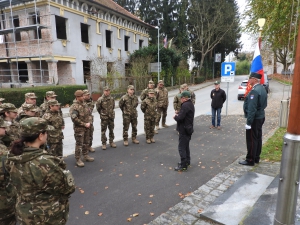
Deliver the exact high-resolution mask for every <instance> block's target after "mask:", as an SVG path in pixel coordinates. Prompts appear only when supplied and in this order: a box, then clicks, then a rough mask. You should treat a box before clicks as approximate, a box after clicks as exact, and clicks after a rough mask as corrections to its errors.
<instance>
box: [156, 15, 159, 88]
mask: <svg viewBox="0 0 300 225" xmlns="http://www.w3.org/2000/svg"><path fill="white" fill-rule="evenodd" d="M157 22H158V26H156V27H155V28H156V29H157V61H158V70H157V82H158V81H159V80H160V79H159V69H160V68H159V20H157Z"/></svg>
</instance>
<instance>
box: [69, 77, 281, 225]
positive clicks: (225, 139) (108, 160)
mask: <svg viewBox="0 0 300 225" xmlns="http://www.w3.org/2000/svg"><path fill="white" fill-rule="evenodd" d="M276 85H278V83H274V86H272V82H271V84H270V87H271V91H272V92H271V95H270V97H269V106H268V107H269V108H270V109H272V110H270V111H269V112H268V118H267V119H266V123H265V125H264V128H263V133H264V135H266V134H268V133H269V132H270V131H272V130H273V129H274V128H275V127H276V126H277V122H278V117H276V118H275V114H276V112H277V111H278V102H280V100H279V98H280V96H281V90H280V85H279V86H278V87H277V86H276ZM205 89H207V90H206V92H210V90H211V87H209V88H204V90H205ZM234 89H235V91H234ZM234 89H232V90H231V92H232V96H233V95H235V96H234V97H235V99H236V92H237V91H236V90H237V88H236V87H235V88H234ZM273 89H274V91H273ZM201 90H202V91H203V89H201ZM201 90H200V91H201ZM204 95H205V98H204V97H203V98H202V97H201V95H198V93H197V102H198V101H199V104H198V103H196V112H197V114H198V115H197V117H196V118H195V132H194V134H193V136H192V140H191V145H190V147H191V158H192V161H191V164H192V167H191V168H189V170H188V171H187V172H183V173H178V172H175V171H173V167H174V166H176V165H177V162H178V161H179V155H178V150H177V145H178V135H177V133H176V131H175V125H173V126H171V127H169V128H166V129H162V130H160V131H159V134H158V135H156V136H155V139H156V143H154V144H146V143H145V136H144V135H139V136H138V139H139V140H140V144H138V145H134V144H132V143H130V145H129V146H128V147H124V146H123V145H122V142H117V145H118V147H117V148H116V149H112V148H107V150H106V151H103V150H101V149H100V148H96V152H95V153H91V154H90V155H91V156H93V157H95V161H94V162H92V163H85V167H84V168H77V167H76V166H75V164H74V156H73V155H70V156H68V157H67V158H66V159H65V161H66V163H67V164H68V169H70V170H71V171H72V173H73V175H74V177H75V183H76V186H77V188H76V192H75V193H74V194H72V197H71V198H70V218H69V220H68V223H67V224H68V225H79V224H80V225H84V224H109V225H118V224H120V225H122V224H127V223H129V222H127V219H128V218H130V219H131V222H130V223H129V224H137V225H141V224H147V223H149V222H150V221H152V220H153V219H155V218H156V217H157V216H159V215H160V214H161V213H163V212H166V211H167V210H168V209H169V208H170V207H172V206H174V205H175V204H177V203H179V202H180V201H181V200H182V197H184V196H185V195H188V194H189V193H190V192H193V191H194V190H196V189H197V188H199V187H200V186H201V185H203V184H205V183H206V182H208V181H209V180H210V179H211V178H213V177H214V176H215V175H216V174H218V173H220V172H221V171H222V170H223V168H225V167H226V166H228V165H229V164H231V163H232V162H233V161H235V160H236V159H237V158H238V157H240V156H241V155H245V153H246V149H245V136H244V133H245V131H244V125H245V119H244V118H243V116H242V115H241V113H238V112H240V111H241V110H240V108H238V107H241V106H242V104H243V102H242V101H237V100H236V101H235V100H234V99H232V100H230V99H229V101H231V103H230V104H236V105H238V106H236V107H235V108H233V109H232V110H230V111H229V112H230V114H231V113H233V112H234V111H236V112H237V113H236V114H234V115H228V116H225V115H224V111H223V117H222V129H221V130H216V129H213V130H210V129H209V125H210V116H209V115H206V114H208V113H209V112H208V111H209V110H208V109H207V104H205V105H204V102H206V101H207V100H206V98H207V93H205V94H204V92H203V96H204ZM229 95H230V91H229ZM202 99H203V100H202ZM209 102H210V101H209ZM199 111H200V112H199ZM203 111H206V112H207V113H203ZM200 113H201V114H202V115H200V116H199V114H200ZM272 115H274V117H273V116H272ZM170 117H171V115H170ZM135 213H138V216H136V217H133V214H135Z"/></svg>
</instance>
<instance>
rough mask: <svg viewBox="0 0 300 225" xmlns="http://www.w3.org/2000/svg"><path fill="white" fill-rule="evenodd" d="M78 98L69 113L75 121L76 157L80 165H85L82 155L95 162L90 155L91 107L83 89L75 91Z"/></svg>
mask: <svg viewBox="0 0 300 225" xmlns="http://www.w3.org/2000/svg"><path fill="white" fill-rule="evenodd" d="M74 95H75V97H76V99H75V100H74V101H73V105H71V107H70V110H69V113H70V116H71V119H72V121H73V129H74V137H75V140H76V146H75V159H76V164H77V166H78V167H83V166H84V163H83V162H82V161H81V155H83V158H84V160H85V161H86V162H93V161H94V158H92V157H90V156H89V155H88V153H89V143H90V134H89V133H90V132H89V131H90V126H91V124H90V118H89V116H90V109H89V107H88V106H87V104H86V103H85V102H84V97H83V91H82V90H77V91H75V93H74Z"/></svg>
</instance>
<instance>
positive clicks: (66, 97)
mask: <svg viewBox="0 0 300 225" xmlns="http://www.w3.org/2000/svg"><path fill="white" fill-rule="evenodd" d="M86 88H87V87H86V85H64V86H62V85H61V86H41V87H27V88H2V89H0V97H1V98H5V101H4V102H10V103H12V104H14V105H15V106H16V107H20V106H21V105H22V104H23V103H24V101H25V94H26V93H28V92H34V93H35V94H36V96H37V97H38V98H37V101H36V104H37V105H38V106H40V105H41V104H42V103H43V102H44V97H45V94H46V92H47V91H54V92H55V93H56V94H57V95H58V96H57V97H56V99H57V101H58V102H60V103H61V104H62V105H66V104H72V102H73V100H74V98H75V97H74V92H75V91H76V90H83V89H86Z"/></svg>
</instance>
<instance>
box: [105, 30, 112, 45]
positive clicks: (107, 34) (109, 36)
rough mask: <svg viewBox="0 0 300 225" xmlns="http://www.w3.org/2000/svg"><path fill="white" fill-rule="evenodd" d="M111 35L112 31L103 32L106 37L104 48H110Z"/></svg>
mask: <svg viewBox="0 0 300 225" xmlns="http://www.w3.org/2000/svg"><path fill="white" fill-rule="evenodd" d="M111 35H112V31H110V30H106V31H105V37H106V48H111V46H112V43H111Z"/></svg>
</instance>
